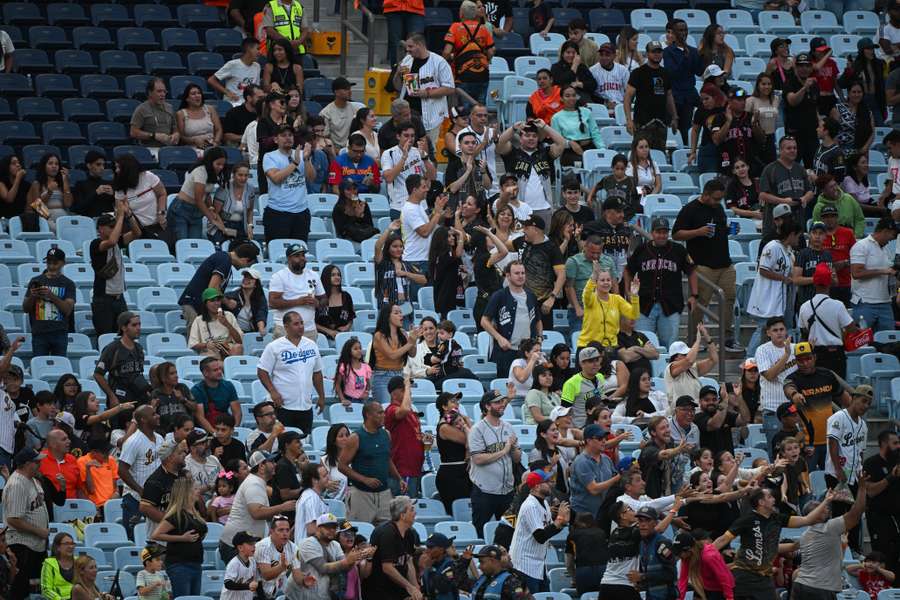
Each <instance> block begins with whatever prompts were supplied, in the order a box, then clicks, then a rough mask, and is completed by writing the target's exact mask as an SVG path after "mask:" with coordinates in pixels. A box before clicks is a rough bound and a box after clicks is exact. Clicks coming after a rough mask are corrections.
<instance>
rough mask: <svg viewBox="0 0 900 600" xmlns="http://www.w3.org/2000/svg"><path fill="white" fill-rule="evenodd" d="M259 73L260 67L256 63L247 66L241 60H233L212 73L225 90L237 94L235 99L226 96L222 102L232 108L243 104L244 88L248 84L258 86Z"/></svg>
mask: <svg viewBox="0 0 900 600" xmlns="http://www.w3.org/2000/svg"><path fill="white" fill-rule="evenodd" d="M259 73H260V66H259V63H258V62H256V61H253V62H252V63H250V64H249V65H247V64H244V61H242V60H241V59H239V58H235V59H234V60H229V61H228V62H227V63H225V64H224V65H222V66H221V67H220V68H219V70H218V71H216V72H215V73H214V76H215V78H216V79H218V80H219V81H220V82H221V83H222V85H223V86H225V89H226V90H228V91H229V92H234V93H235V94H237V98H235V99H231V98H228V96H226V97H225V98H223V100H226V101H227V102H231V105H232V106H240V105H241V104H243V103H244V88H246V87H247V86H248V85H250V84H253V85H259V81H260V79H259Z"/></svg>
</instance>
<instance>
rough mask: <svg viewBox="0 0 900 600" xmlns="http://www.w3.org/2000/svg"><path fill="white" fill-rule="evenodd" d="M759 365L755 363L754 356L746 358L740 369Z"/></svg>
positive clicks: (755, 367)
mask: <svg viewBox="0 0 900 600" xmlns="http://www.w3.org/2000/svg"><path fill="white" fill-rule="evenodd" d="M758 368H759V365H757V364H756V359H755V358H748V359H747V360H745V361H744V362H743V364H742V365H741V371H746V370H747V369H758Z"/></svg>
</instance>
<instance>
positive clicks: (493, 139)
mask: <svg viewBox="0 0 900 600" xmlns="http://www.w3.org/2000/svg"><path fill="white" fill-rule="evenodd" d="M468 132H472V133H474V134H475V139H476V141H477V142H478V148H477V154H476V156H477V158H478V160H480V161H482V162H484V164H485V165H486V166H487V171H488V174H489V175H490V177H491V185H490V188H489V189H488V190H486V191H487V197H488V198H490V197H492V196H495V195H496V194H499V193H500V180H499V178H498V176H497V142H498V141H499V139H500V132H498V131H497V129H496V127H488V109H487V106H485V105H484V103H478V104H475V105H474V106H472V109H471V111H470V112H469V124H468V126H467V127H463V128H462V129H461V130H460V131H459V132H458V133H457V134H456V145H457V147H458V146H459V140H460V138H461V137H462V135H463V134H464V133H468Z"/></svg>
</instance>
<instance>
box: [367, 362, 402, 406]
mask: <svg viewBox="0 0 900 600" xmlns="http://www.w3.org/2000/svg"><path fill="white" fill-rule="evenodd" d="M402 375H403V371H381V370H378V369H377V368H376V370H375V372H374V373H372V400H374V401H375V402H378V403H379V404H387V403H388V402H390V401H391V395H390V394H389V393H388V390H387V386H388V382H389V381H390V380H391V378H392V377H396V376H402Z"/></svg>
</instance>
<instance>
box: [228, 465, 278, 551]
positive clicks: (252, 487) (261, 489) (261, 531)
mask: <svg viewBox="0 0 900 600" xmlns="http://www.w3.org/2000/svg"><path fill="white" fill-rule="evenodd" d="M248 504H259V505H260V506H263V507H265V508H268V507H269V495H268V493H267V492H266V482H265V480H263V478H262V477H260V476H259V475H256V474H255V473H250V474H249V475H247V478H246V479H244V483H242V484H241V485H240V487H238V489H237V492H236V493H235V494H234V502H233V503H232V505H231V514H229V515H228V522H227V523H226V524H225V527H224V528H223V529H222V535H220V536H219V541H220V542H222V543H224V544H225V545H226V546H233V544H232V543H231V540H232V539H234V534H236V533H237V532H239V531H246V532H247V533H249V534H251V535H255V536H257V537H259V538H262V537H263V536H264V535H265V533H266V522H265V520H260V521H257V520H256V519H254V518H253V517H252V516H251V515H250V510H249V509H248V508H247V505H248Z"/></svg>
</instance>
